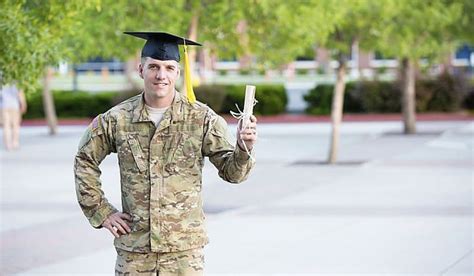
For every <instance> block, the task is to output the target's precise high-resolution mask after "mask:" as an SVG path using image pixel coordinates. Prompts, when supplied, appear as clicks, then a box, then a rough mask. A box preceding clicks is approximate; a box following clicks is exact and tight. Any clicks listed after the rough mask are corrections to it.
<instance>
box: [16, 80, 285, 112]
mask: <svg viewBox="0 0 474 276" xmlns="http://www.w3.org/2000/svg"><path fill="white" fill-rule="evenodd" d="M194 90H195V92H196V97H197V99H198V100H199V101H201V102H203V103H206V104H207V105H209V106H210V107H211V108H212V109H213V110H214V111H216V112H218V113H224V114H228V113H229V111H230V110H233V111H237V108H236V107H235V104H238V105H239V107H240V108H243V104H244V98H245V85H201V86H199V87H195V88H194ZM136 94H137V93H136V92H133V91H130V92H101V93H89V92H84V91H78V92H71V91H54V92H53V97H54V102H55V105H56V111H57V114H58V117H59V118H93V117H95V116H97V115H98V114H100V113H103V112H105V111H107V110H108V109H110V108H112V107H113V106H115V105H116V104H118V103H120V102H122V101H124V100H126V99H128V98H130V97H133V96H135V95H136ZM256 98H257V100H258V104H257V105H256V106H255V109H254V113H255V114H259V115H270V114H278V113H282V112H285V108H286V104H287V101H288V100H287V97H286V91H285V88H284V86H283V85H258V86H257V90H256ZM27 103H28V111H27V113H26V114H25V118H44V110H43V98H42V95H41V93H39V92H35V93H30V94H28V95H27Z"/></svg>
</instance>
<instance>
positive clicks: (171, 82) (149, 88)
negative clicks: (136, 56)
mask: <svg viewBox="0 0 474 276" xmlns="http://www.w3.org/2000/svg"><path fill="white" fill-rule="evenodd" d="M138 69H139V73H140V77H141V78H142V79H143V80H144V83H145V94H147V95H148V96H150V97H152V98H155V99H159V98H167V97H173V95H174V90H175V84H176V81H177V80H178V78H179V75H180V70H179V64H178V62H176V61H174V60H158V59H153V58H150V57H147V58H146V59H145V61H144V62H143V60H142V63H141V64H140V66H139V68H138Z"/></svg>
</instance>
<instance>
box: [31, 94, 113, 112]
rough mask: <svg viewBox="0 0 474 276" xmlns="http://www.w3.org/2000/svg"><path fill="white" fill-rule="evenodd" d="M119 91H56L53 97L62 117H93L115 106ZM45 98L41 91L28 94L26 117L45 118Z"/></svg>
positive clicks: (57, 110)
mask: <svg viewBox="0 0 474 276" xmlns="http://www.w3.org/2000/svg"><path fill="white" fill-rule="evenodd" d="M118 96H119V93H118V92H102V93H97V94H91V93H88V92H81V91H78V92H71V91H54V92H53V97H54V102H55V105H56V112H57V114H58V117H60V118H93V117H95V116H97V115H98V114H100V113H103V112H105V111H107V110H108V109H110V108H111V107H112V106H114V102H116V100H115V99H116V98H117V97H118ZM42 101H43V98H42V95H41V93H32V94H30V95H28V97H27V102H28V111H27V113H26V114H25V118H44V110H43V102H42Z"/></svg>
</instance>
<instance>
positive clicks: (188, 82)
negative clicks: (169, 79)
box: [183, 45, 196, 103]
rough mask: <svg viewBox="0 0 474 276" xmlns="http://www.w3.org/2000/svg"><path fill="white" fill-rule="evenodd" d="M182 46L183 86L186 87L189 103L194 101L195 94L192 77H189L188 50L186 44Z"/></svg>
mask: <svg viewBox="0 0 474 276" xmlns="http://www.w3.org/2000/svg"><path fill="white" fill-rule="evenodd" d="M183 46H184V84H185V85H184V86H185V89H186V96H187V97H188V100H189V102H190V103H194V102H196V96H195V95H194V91H193V84H192V77H191V67H190V66H189V58H188V50H187V48H186V45H183Z"/></svg>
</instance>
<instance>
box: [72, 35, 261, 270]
mask: <svg viewBox="0 0 474 276" xmlns="http://www.w3.org/2000/svg"><path fill="white" fill-rule="evenodd" d="M160 35H163V33H161V34H160ZM166 35H168V34H166ZM173 37H174V36H173ZM179 39H183V38H179ZM185 42H186V43H187V44H190V43H192V41H189V40H186V41H185ZM177 43H179V40H178V42H174V45H173V43H170V39H169V37H167V39H166V40H165V41H164V42H163V37H158V38H156V37H151V38H148V41H147V44H145V47H144V48H143V50H142V63H141V64H140V66H139V73H140V76H141V78H143V80H144V86H145V88H144V92H143V93H141V94H140V95H137V96H135V97H132V98H130V99H128V100H126V101H124V102H123V103H121V104H118V105H117V106H115V107H113V108H112V109H110V110H109V111H107V112H105V113H104V114H101V115H99V116H97V117H96V118H95V119H94V120H93V122H92V123H91V125H90V126H89V127H88V128H87V130H86V132H85V134H84V136H83V138H82V139H81V142H80V144H79V150H78V153H77V155H76V158H75V165H74V171H75V182H76V192H77V197H78V201H79V204H80V206H81V208H82V210H83V212H84V214H85V215H86V217H87V218H88V220H89V221H90V223H91V224H92V226H93V227H95V228H101V227H104V228H106V229H108V230H109V231H110V232H111V233H112V234H113V235H114V236H115V241H114V245H115V247H116V250H117V262H116V267H115V272H116V275H157V274H159V275H203V266H204V256H203V252H202V248H203V246H204V245H205V244H207V243H208V238H207V235H206V231H205V226H204V219H205V218H204V213H203V209H202V200H201V184H202V179H201V178H202V168H203V165H204V157H206V156H207V157H208V158H209V160H210V161H211V162H212V164H214V166H216V168H217V169H218V170H219V176H220V177H222V178H223V179H224V180H226V181H228V182H231V183H239V182H241V181H243V180H245V179H246V178H247V176H248V174H249V172H250V170H251V168H252V166H253V165H254V162H253V161H252V158H250V156H249V155H248V153H247V151H246V150H245V148H247V149H248V150H249V151H252V148H253V145H254V144H255V142H256V139H257V136H256V118H255V117H254V116H252V117H251V122H250V124H249V125H248V127H247V128H246V129H239V128H238V130H237V131H238V135H237V145H236V146H234V145H233V144H232V143H231V142H230V140H229V138H228V137H229V133H228V130H227V125H226V123H225V121H224V119H223V118H222V117H220V116H218V115H217V114H216V113H214V112H213V111H212V110H211V109H210V108H209V107H207V106H206V105H204V104H202V103H199V102H195V103H191V102H190V101H189V100H188V99H187V98H186V97H185V96H184V95H182V94H180V93H179V92H177V91H176V90H175V82H176V80H178V78H179V76H180V69H179V63H178V61H179V52H178V56H177V57H176V49H177V45H176V44H177ZM169 44H171V46H170V45H169ZM170 47H172V48H173V47H176V49H175V48H173V49H174V50H173V49H172V50H170ZM156 49H158V50H156ZM173 51H175V52H173ZM163 53H165V54H166V55H163ZM170 53H171V54H170ZM173 54H174V56H173ZM160 112H161V113H160ZM112 152H114V153H117V154H118V160H119V167H120V178H121V191H122V209H123V210H122V212H120V211H118V210H117V209H116V208H115V207H114V206H112V205H111V204H110V203H109V202H108V201H107V199H106V198H105V196H104V193H103V191H102V189H101V181H100V174H101V171H100V169H99V165H100V163H101V162H102V160H103V159H104V158H105V157H106V156H107V155H108V154H110V153H112Z"/></svg>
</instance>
